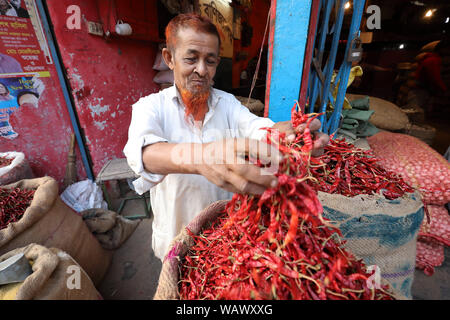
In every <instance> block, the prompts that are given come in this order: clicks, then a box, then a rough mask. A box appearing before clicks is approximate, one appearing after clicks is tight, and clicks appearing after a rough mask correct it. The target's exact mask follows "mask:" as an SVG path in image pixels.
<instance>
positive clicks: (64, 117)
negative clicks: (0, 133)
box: [0, 64, 86, 191]
mask: <svg viewBox="0 0 450 320" xmlns="http://www.w3.org/2000/svg"><path fill="white" fill-rule="evenodd" d="M46 68H48V71H49V73H50V77H42V78H40V80H41V81H42V84H43V85H44V87H45V89H44V91H43V92H42V94H41V96H40V98H39V103H38V106H37V107H31V106H27V107H26V106H21V107H20V108H18V109H17V111H15V112H14V113H13V114H12V115H11V117H10V119H9V121H10V124H11V126H12V127H13V128H14V131H16V132H17V133H18V136H17V137H16V138H14V139H13V140H7V139H4V138H0V152H9V151H18V152H23V153H24V154H25V157H26V159H27V160H28V162H29V163H30V166H31V169H32V171H33V173H34V175H35V176H36V177H42V176H51V177H53V178H55V179H56V180H57V181H58V182H59V184H60V187H62V182H63V179H64V175H65V171H66V164H67V155H68V152H69V144H70V140H71V134H72V133H73V129H72V125H71V121H70V116H69V112H68V110H67V106H66V103H65V100H64V95H63V92H62V89H61V86H60V83H59V79H58V74H57V71H56V68H55V65H54V64H50V65H47V66H46ZM77 159H78V163H77V168H78V176H79V177H81V178H85V177H86V173H85V171H84V167H83V165H82V162H81V156H80V153H79V150H78V149H77ZM60 191H62V190H60Z"/></svg>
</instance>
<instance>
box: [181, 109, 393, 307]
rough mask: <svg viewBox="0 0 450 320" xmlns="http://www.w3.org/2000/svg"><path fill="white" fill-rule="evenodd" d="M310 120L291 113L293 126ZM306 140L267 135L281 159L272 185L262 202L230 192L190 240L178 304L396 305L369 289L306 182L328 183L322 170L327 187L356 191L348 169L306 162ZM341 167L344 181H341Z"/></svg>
mask: <svg viewBox="0 0 450 320" xmlns="http://www.w3.org/2000/svg"><path fill="white" fill-rule="evenodd" d="M315 116H317V115H304V114H302V113H301V112H300V111H298V112H297V111H296V108H294V109H293V111H292V123H293V125H294V126H298V125H299V124H303V123H305V124H306V128H307V129H308V127H309V124H310V123H311V121H312V120H311V119H312V117H315ZM310 135H311V133H310V132H309V130H305V131H304V132H303V133H302V134H298V135H297V137H296V139H295V140H294V142H293V143H289V142H287V141H286V137H285V135H284V134H283V133H280V132H278V131H276V130H273V129H268V134H267V141H268V143H271V144H274V145H275V146H277V147H278V149H279V150H280V152H281V153H282V154H283V155H284V158H283V160H282V161H281V163H280V165H279V171H278V173H277V174H276V176H277V177H278V182H279V183H278V185H277V187H275V188H273V189H268V190H266V191H265V192H264V194H263V195H262V196H260V197H257V196H248V195H241V194H235V195H234V196H233V198H232V199H231V200H230V202H229V203H228V204H227V206H226V209H225V212H224V213H223V214H222V215H221V216H220V217H219V219H217V220H216V221H214V222H213V223H212V225H211V226H210V227H208V228H205V230H204V231H203V232H202V233H201V234H199V235H193V234H191V237H192V238H193V239H194V245H193V246H191V247H190V249H189V250H188V252H187V254H186V256H185V258H184V259H183V260H182V262H181V267H180V279H181V280H180V283H179V294H180V298H181V299H232V300H242V299H301V300H306V299H333V300H334V299H341V300H342V299H393V297H392V295H391V294H389V293H388V292H387V287H386V286H382V287H381V288H378V289H376V288H369V286H368V285H367V283H366V281H365V279H368V278H369V277H370V276H371V274H369V273H368V272H367V271H366V266H365V265H364V263H363V262H362V261H360V260H357V259H356V258H355V257H354V256H353V255H352V254H351V253H349V252H348V251H346V250H345V249H344V248H343V246H342V245H343V244H344V241H343V240H342V238H341V236H342V235H341V233H340V231H339V229H337V228H335V227H334V226H332V225H331V224H329V223H328V222H327V220H326V219H325V218H323V217H322V212H323V209H322V206H321V204H320V202H319V200H318V198H317V193H316V190H315V189H314V188H313V187H312V186H311V185H310V183H311V182H310V181H309V180H312V181H316V180H317V181H318V182H315V184H313V185H314V186H315V185H316V184H317V185H324V188H329V187H330V185H329V184H328V183H324V180H320V179H317V178H315V177H314V174H312V173H313V172H315V171H317V170H318V168H324V169H323V170H324V171H323V173H324V176H325V175H327V176H331V175H332V176H333V178H331V180H330V181H331V185H332V186H331V187H333V188H335V189H337V188H338V187H339V188H341V184H345V185H349V186H350V187H351V188H352V191H354V189H355V187H354V186H353V182H352V177H351V174H352V173H351V172H352V171H351V168H352V164H351V162H348V164H347V165H346V163H347V158H346V157H345V156H334V159H333V160H330V162H331V161H335V162H336V167H334V168H329V169H326V166H324V165H323V163H320V162H319V160H318V159H314V158H311V156H310V151H311V149H312V139H311V136H310ZM339 148H343V149H345V148H344V146H343V145H342V144H339ZM311 159H314V160H311ZM350 160H351V161H354V162H355V163H356V161H355V160H353V159H350ZM336 168H337V169H336ZM341 168H342V169H343V170H344V171H343V174H342V176H343V177H344V183H341V181H340V180H339V181H338V177H340V175H341ZM371 169H372V167H370V170H371ZM326 170H330V171H334V172H335V173H334V174H331V173H329V172H326ZM370 170H369V169H367V170H366V171H364V170H362V173H363V174H369V175H370ZM349 175H350V176H349ZM308 181H309V182H308ZM331 187H330V188H331Z"/></svg>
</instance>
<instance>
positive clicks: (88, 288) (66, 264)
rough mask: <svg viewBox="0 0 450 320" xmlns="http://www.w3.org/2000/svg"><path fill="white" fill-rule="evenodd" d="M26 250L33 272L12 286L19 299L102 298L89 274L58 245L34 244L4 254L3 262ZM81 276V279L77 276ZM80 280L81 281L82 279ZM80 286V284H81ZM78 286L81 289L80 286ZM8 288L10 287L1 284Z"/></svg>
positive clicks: (10, 296)
mask: <svg viewBox="0 0 450 320" xmlns="http://www.w3.org/2000/svg"><path fill="white" fill-rule="evenodd" d="M19 253H23V254H24V255H25V257H26V258H27V259H28V261H29V262H30V263H31V264H32V270H33V273H32V274H31V275H29V276H28V277H27V278H26V279H25V280H24V281H23V282H21V283H18V284H14V285H8V286H9V288H10V290H13V291H14V292H15V294H12V295H11V294H10V295H9V298H12V299H15V300H100V299H102V297H101V295H100V294H99V293H98V291H97V289H95V287H94V284H93V283H92V281H91V279H90V278H89V276H88V275H87V274H86V272H85V271H84V270H83V269H82V268H81V267H80V266H79V265H78V264H77V263H76V262H75V260H74V259H73V258H72V257H71V256H69V255H68V254H67V253H65V252H64V251H62V250H60V249H56V248H50V249H48V248H46V247H43V246H41V245H38V244H35V243H33V244H30V245H28V246H26V247H24V248H18V249H15V250H12V251H10V252H8V253H6V254H4V255H3V256H1V257H0V262H2V261H5V260H6V259H8V258H10V257H12V256H14V255H16V254H19ZM78 275H79V279H76V281H75V278H74V277H75V276H78ZM78 280H79V282H78ZM78 285H79V287H78ZM77 287H78V288H77ZM1 290H8V287H3V286H2V287H1Z"/></svg>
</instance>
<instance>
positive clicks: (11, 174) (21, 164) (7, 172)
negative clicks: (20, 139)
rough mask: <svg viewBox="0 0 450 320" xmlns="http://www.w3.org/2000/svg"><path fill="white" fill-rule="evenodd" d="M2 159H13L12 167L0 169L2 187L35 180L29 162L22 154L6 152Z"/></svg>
mask: <svg viewBox="0 0 450 320" xmlns="http://www.w3.org/2000/svg"><path fill="white" fill-rule="evenodd" d="M0 157H4V158H7V159H13V161H12V162H11V164H10V165H8V166H5V167H2V168H0V185H6V184H10V183H13V182H16V181H19V180H23V179H32V178H34V174H33V171H32V170H31V168H30V164H29V163H28V160H27V159H26V158H25V155H24V154H23V153H22V152H4V153H0Z"/></svg>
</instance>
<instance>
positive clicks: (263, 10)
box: [233, 0, 270, 88]
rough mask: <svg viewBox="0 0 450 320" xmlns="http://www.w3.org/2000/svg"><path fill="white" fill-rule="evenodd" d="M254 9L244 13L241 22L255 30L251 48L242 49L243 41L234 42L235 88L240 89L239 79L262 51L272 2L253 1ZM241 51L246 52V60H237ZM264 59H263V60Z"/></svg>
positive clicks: (264, 0) (263, 0)
mask: <svg viewBox="0 0 450 320" xmlns="http://www.w3.org/2000/svg"><path fill="white" fill-rule="evenodd" d="M252 4H253V5H252V8H251V9H250V10H248V11H247V12H244V11H242V13H241V22H244V21H246V22H247V23H248V24H249V25H250V26H251V27H252V28H253V38H252V41H251V45H250V46H249V47H242V46H241V40H236V39H235V40H234V42H233V55H234V57H233V88H237V87H239V79H240V75H241V71H242V70H245V68H247V64H248V62H249V61H250V60H251V59H252V58H253V57H255V56H256V55H259V51H260V49H261V42H262V39H263V36H264V30H265V28H266V21H267V14H268V12H269V8H270V1H267V0H254V1H252ZM268 35H269V30H267V35H266V40H265V44H267V38H268ZM239 51H246V52H247V53H248V56H247V58H246V59H245V60H240V61H237V60H236V56H237V54H238V52H239ZM261 59H263V58H261Z"/></svg>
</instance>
